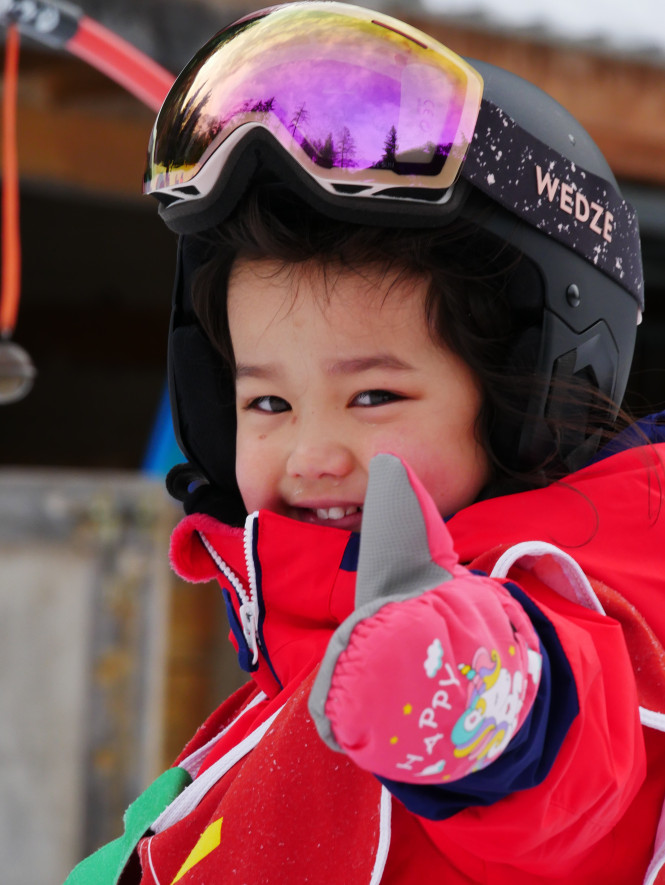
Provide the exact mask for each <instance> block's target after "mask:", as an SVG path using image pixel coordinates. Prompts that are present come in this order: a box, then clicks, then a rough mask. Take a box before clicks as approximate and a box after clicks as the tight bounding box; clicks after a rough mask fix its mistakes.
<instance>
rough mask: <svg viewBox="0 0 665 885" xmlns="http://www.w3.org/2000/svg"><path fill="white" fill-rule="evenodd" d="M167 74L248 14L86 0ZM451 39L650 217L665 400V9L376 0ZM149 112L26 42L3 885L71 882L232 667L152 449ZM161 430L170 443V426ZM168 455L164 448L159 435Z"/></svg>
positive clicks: (647, 369) (648, 392) (161, 242)
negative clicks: (573, 120) (557, 106)
mask: <svg viewBox="0 0 665 885" xmlns="http://www.w3.org/2000/svg"><path fill="white" fill-rule="evenodd" d="M79 5H80V6H81V7H82V8H83V9H84V10H85V11H86V12H87V13H88V14H89V15H91V16H93V17H96V18H98V19H99V20H100V21H101V22H102V23H103V24H105V25H107V26H108V27H110V28H112V29H114V30H115V31H117V32H118V33H120V34H121V35H122V36H124V37H125V38H126V39H127V40H129V41H131V42H133V43H135V45H137V46H138V47H139V48H141V49H143V50H144V51H145V52H147V53H148V54H149V55H151V56H152V57H153V58H155V59H156V60H158V61H159V62H160V63H161V64H162V65H164V66H165V67H167V68H168V69H169V70H171V71H173V72H174V74H175V73H176V72H177V71H178V70H179V69H180V68H181V67H182V65H184V63H185V62H186V61H187V59H188V58H189V57H190V55H191V54H192V52H193V51H194V50H195V49H196V48H197V47H198V46H199V45H200V44H201V43H202V42H203V41H204V40H205V39H206V38H207V37H208V36H210V35H211V34H212V33H213V32H214V31H215V30H217V29H218V28H219V27H221V26H223V25H224V24H226V23H227V22H229V21H231V20H233V19H234V18H237V17H238V16H239V15H241V14H243V13H245V12H247V11H249V10H251V9H253V8H255V7H256V6H257V5H259V4H256V3H247V2H240V0H234V2H225V0H141V2H140V3H137V2H135V0H80V3H79ZM370 5H373V6H374V7H375V8H377V9H382V10H383V11H386V12H389V13H392V14H394V15H397V16H398V17H401V18H403V19H405V20H408V21H410V22H411V23H413V24H415V25H417V26H419V27H421V28H423V30H425V31H428V32H430V33H432V34H433V35H434V36H436V37H438V38H439V39H440V40H441V41H442V42H444V43H446V44H447V45H449V46H450V47H451V48H452V49H454V50H455V51H457V52H458V53H460V54H461V55H466V56H470V57H475V58H480V59H484V60H487V61H490V62H494V63H496V64H499V65H502V66H504V67H506V68H508V69H510V70H512V71H514V72H515V73H518V74H521V75H522V76H524V77H526V78H527V79H530V80H532V81H533V82H535V83H537V84H538V85H539V86H541V87H542V88H544V89H546V90H547V91H548V92H550V93H551V94H552V95H553V96H554V97H555V98H557V99H558V100H559V101H560V102H561V103H562V104H564V105H565V106H566V107H568V108H569V109H570V110H571V111H572V112H573V114H575V115H576V116H577V117H578V118H579V119H580V120H581V122H582V123H583V124H584V125H585V126H586V128H587V129H588V130H589V132H590V133H591V135H592V136H593V137H594V138H595V140H596V141H597V143H598V144H599V146H600V148H601V149H602V151H603V152H604V153H605V155H606V156H607V158H608V160H609V162H610V164H611V165H612V167H613V168H614V170H615V173H616V174H617V176H618V178H619V180H620V183H621V186H622V189H623V191H624V194H625V196H626V197H627V198H628V199H630V200H631V202H632V203H633V204H634V205H635V206H636V208H637V210H638V215H639V218H640V225H641V230H642V234H643V257H644V264H645V273H646V289H647V291H646V299H647V311H646V315H645V323H644V324H643V326H642V327H641V328H640V331H639V334H638V346H637V353H636V358H635V365H634V370H633V373H632V376H631V381H630V385H629V386H630V391H631V392H630V404H631V405H632V406H634V407H635V408H637V409H640V410H642V409H648V408H651V409H652V410H655V409H656V408H658V407H662V406H663V402H664V401H665V348H663V346H662V343H661V342H663V341H665V16H663V13H662V8H661V0H634V2H633V3H631V4H625V3H620V2H619V0H589V2H587V3H584V4H582V3H579V0H558V3H556V4H549V5H543V4H542V3H541V2H539V0H502V2H501V3H497V2H496V0H402V2H398V0H394V2H388V0H375V2H374V3H373V4H370ZM152 120H153V113H152V112H151V111H149V110H148V109H146V108H145V107H143V106H141V105H140V104H139V102H138V101H137V100H136V99H134V98H132V97H131V96H129V95H128V94H127V93H125V92H124V91H123V90H122V89H121V88H120V87H118V86H116V85H115V84H113V83H111V82H110V81H109V80H108V79H107V78H105V77H104V76H102V75H101V74H99V73H97V72H96V71H94V70H93V69H92V68H90V67H89V66H87V65H85V64H84V63H83V62H80V61H77V60H75V59H73V58H70V57H67V56H64V55H62V54H59V53H56V52H53V51H50V50H46V49H45V48H44V47H42V46H39V45H37V44H35V43H31V42H30V41H24V43H23V46H22V54H21V71H20V89H19V160H20V167H21V228H22V247H23V296H22V304H21V310H20V315H19V322H18V326H17V330H16V334H15V340H16V341H17V342H18V343H20V344H21V345H22V346H23V347H25V348H26V349H27V350H28V352H29V353H30V355H31V356H32V359H33V361H34V363H35V365H36V368H37V371H38V376H37V380H36V383H35V386H34V389H33V391H32V392H31V393H30V395H29V396H28V397H27V398H26V399H25V400H23V401H22V402H20V403H16V404H13V405H10V406H4V407H0V409H1V411H0V427H1V431H0V674H1V675H0V854H1V855H2V856H3V858H5V861H4V863H3V882H5V883H7V885H34V883H36V882H38V883H40V885H57V883H58V882H60V881H61V880H62V878H63V877H64V875H65V873H66V871H67V868H68V866H69V865H71V864H72V863H73V862H74V861H75V860H76V859H77V858H78V857H79V856H80V855H81V854H82V853H84V852H87V851H90V850H91V849H92V848H94V847H95V845H96V844H98V843H99V841H101V840H104V839H108V838H111V837H113V836H114V835H116V834H117V831H118V827H119V826H120V820H121V813H122V809H123V807H124V805H125V804H126V802H127V801H129V799H130V798H131V797H132V796H133V795H134V794H135V793H136V792H137V791H138V790H139V789H141V788H142V787H143V786H144V784H145V782H146V780H148V779H149V778H150V777H152V776H153V775H154V774H156V773H157V772H158V771H159V770H160V768H161V767H162V766H163V765H165V764H168V762H169V761H170V758H171V756H172V754H173V753H174V752H175V751H176V750H177V748H178V747H179V746H180V745H181V744H182V742H183V741H184V740H185V739H186V737H187V736H188V733H189V732H190V731H191V729H192V728H194V727H195V726H196V724H197V723H198V721H200V719H201V718H202V717H203V716H204V715H205V714H206V712H208V711H209V710H211V709H212V708H213V707H214V705H215V704H216V703H217V701H218V700H219V699H220V698H221V697H222V696H223V695H225V694H226V693H227V691H228V689H229V688H230V687H232V686H233V685H234V684H235V683H236V681H237V679H238V676H237V674H236V671H235V669H234V668H235V664H234V662H233V659H232V655H230V654H229V652H228V651H227V650H226V646H227V643H225V641H224V640H223V636H224V634H225V630H226V628H225V626H224V621H223V614H222V611H221V600H220V599H219V596H218V594H217V592H216V591H215V589H214V588H201V589H198V588H197V589H194V588H191V587H184V586H183V585H181V584H180V583H179V582H177V581H176V580H175V579H174V578H173V577H172V576H171V575H170V573H169V570H168V565H167V558H166V548H167V543H168V535H169V532H170V529H171V527H172V525H173V524H174V522H175V521H176V519H177V518H178V511H177V509H176V507H175V505H173V504H172V503H171V502H170V501H169V500H168V498H167V496H166V494H165V492H164V491H163V488H162V485H163V482H162V476H161V473H162V472H163V468H164V467H165V466H166V462H167V460H168V458H169V457H177V453H176V454H174V453H172V452H171V451H170V450H169V449H168V446H167V448H166V451H167V455H163V454H162V456H160V458H155V456H154V452H155V445H156V444H157V443H159V439H158V437H160V435H161V436H165V437H168V433H165V431H164V425H163V423H162V422H161V421H160V418H159V416H160V407H161V405H162V404H163V395H164V384H165V360H166V335H167V328H168V318H169V301H170V290H171V281H172V277H173V271H174V258H175V241H174V237H173V235H172V234H170V233H169V232H168V231H167V230H166V229H165V228H164V226H163V225H162V223H161V222H160V221H159V220H158V219H157V216H156V211H155V207H154V206H153V204H152V202H151V201H149V200H147V199H144V198H143V197H142V196H141V195H140V186H141V177H142V172H143V162H144V156H145V150H146V145H147V140H148V134H149V131H150V127H151V124H152ZM162 441H163V440H162ZM163 451H164V449H162V452H163Z"/></svg>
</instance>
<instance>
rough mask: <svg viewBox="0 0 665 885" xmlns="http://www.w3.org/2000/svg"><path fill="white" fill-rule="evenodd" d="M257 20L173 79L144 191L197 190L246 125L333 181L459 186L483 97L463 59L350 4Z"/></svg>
mask: <svg viewBox="0 0 665 885" xmlns="http://www.w3.org/2000/svg"><path fill="white" fill-rule="evenodd" d="M257 16H258V17H255V18H250V19H248V20H244V21H243V22H241V23H240V24H239V25H237V26H232V27H231V28H230V29H228V30H227V31H225V32H222V33H221V34H219V35H218V36H217V38H215V39H214V40H213V41H211V43H209V44H208V46H207V47H204V49H203V50H202V51H201V53H199V55H198V56H197V57H196V58H195V59H194V60H193V62H192V64H191V65H190V66H189V67H188V68H187V69H185V71H184V72H183V74H182V75H181V77H180V78H179V79H178V81H177V82H176V84H175V86H174V88H173V90H172V91H171V93H170V94H169V97H168V98H167V100H166V102H165V105H164V107H163V109H162V111H161V113H160V116H159V118H158V120H157V123H156V125H155V129H154V131H153V138H152V142H151V150H150V157H149V165H148V170H147V174H146V188H145V189H146V191H148V192H153V191H156V190H159V189H160V188H162V187H169V186H173V185H176V184H177V185H182V184H184V183H186V182H188V181H190V180H191V179H192V178H193V177H194V176H195V175H197V173H198V172H199V171H200V170H201V168H202V167H203V166H204V165H205V163H206V162H207V160H208V159H209V157H210V156H211V155H212V154H213V153H214V152H215V151H216V150H217V148H218V147H219V146H220V145H221V144H223V143H224V142H225V141H226V139H227V138H228V137H229V135H231V133H233V132H235V131H236V130H238V129H239V128H240V127H242V126H245V125H247V124H255V125H257V124H258V125H260V126H263V127H265V128H266V129H268V130H269V131H271V132H272V133H273V135H274V136H275V138H276V139H277V140H278V141H279V143H280V144H281V145H282V146H283V147H284V148H285V149H286V150H287V151H289V152H290V153H291V154H292V155H293V156H294V157H296V158H297V159H298V160H299V162H300V163H301V165H302V166H303V167H304V168H306V169H307V171H309V172H310V173H311V174H313V175H314V176H315V177H318V178H321V179H324V180H325V179H327V180H332V181H335V182H348V183H354V182H355V183H362V184H372V183H377V182H379V183H380V182H384V183H389V182H391V183H392V184H393V185H395V184H405V183H408V182H405V181H404V179H405V178H409V177H410V176H417V177H420V176H425V177H426V178H428V177H429V179H430V180H432V179H436V182H434V181H432V186H436V187H446V186H449V185H450V184H452V183H453V181H454V180H455V177H456V175H457V173H458V171H459V167H460V165H461V162H462V160H463V158H464V154H465V152H466V148H467V146H468V143H469V140H470V138H471V136H472V134H473V128H474V125H475V121H476V117H477V113H478V108H479V105H480V97H481V93H482V81H481V79H480V76H479V75H478V74H477V73H476V72H475V71H474V70H473V69H472V68H471V67H470V66H469V65H467V64H466V63H465V62H464V61H463V60H462V59H460V58H458V57H457V56H455V55H454V54H453V53H451V52H449V51H448V50H447V49H445V47H443V46H441V45H440V44H437V43H435V42H433V41H431V40H430V39H429V38H427V37H425V35H423V34H420V32H418V31H414V30H413V29H410V28H408V27H407V26H406V25H403V24H402V23H400V22H397V21H396V20H394V19H389V18H387V17H385V16H382V17H378V16H375V15H374V14H372V13H369V12H368V11H365V10H360V9H357V8H354V7H350V6H345V5H343V4H337V3H326V4H321V3H307V4H292V5H290V6H286V7H278V8H276V9H274V10H273V11H272V12H269V13H268V14H264V15H262V14H261V13H258V14H257ZM425 41H427V42H425ZM396 177H399V178H401V179H402V180H401V181H396ZM419 186H422V182H420V183H419Z"/></svg>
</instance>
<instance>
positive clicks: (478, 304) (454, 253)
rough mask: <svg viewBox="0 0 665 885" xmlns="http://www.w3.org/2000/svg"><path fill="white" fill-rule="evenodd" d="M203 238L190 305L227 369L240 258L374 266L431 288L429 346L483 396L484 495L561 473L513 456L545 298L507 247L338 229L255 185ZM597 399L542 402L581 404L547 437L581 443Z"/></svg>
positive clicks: (608, 423)
mask: <svg viewBox="0 0 665 885" xmlns="http://www.w3.org/2000/svg"><path fill="white" fill-rule="evenodd" d="M484 211H491V210H489V209H485V210H484ZM206 237H207V239H208V242H207V248H208V250H209V254H211V255H212V257H211V258H210V260H208V261H207V262H206V263H205V264H204V265H203V266H202V267H201V269H200V270H199V272H198V273H197V275H196V278H195V281H194V284H193V290H192V299H193V304H194V309H195V311H196V314H197V317H198V319H199V322H200V323H201V325H202V327H203V329H204V331H205V332H206V334H207V335H208V337H209V338H210V340H211V341H212V342H213V344H214V345H215V347H216V348H217V350H218V351H219V353H220V354H221V355H222V357H223V359H224V360H225V361H226V362H227V363H228V365H229V366H230V367H232V368H233V366H234V356H233V348H232V345H231V340H230V335H229V329H228V323H227V311H226V290H227V283H228V279H229V274H230V272H231V268H232V265H233V262H234V260H235V259H236V258H237V257H245V258H272V259H276V260H278V261H280V262H283V264H284V265H290V264H304V263H306V262H315V263H316V264H317V265H319V266H321V267H322V268H323V270H324V272H326V273H327V272H329V271H337V270H339V269H346V270H352V271H356V272H359V273H363V272H364V271H366V270H367V269H368V267H375V268H379V269H380V270H381V271H382V272H383V273H385V274H386V277H387V278H390V279H391V280H392V279H395V278H405V277H406V278H408V277H410V276H419V277H422V276H424V277H426V278H427V279H429V288H428V295H427V298H426V303H425V317H426V320H427V322H428V325H429V328H430V330H431V334H432V336H433V338H434V340H435V341H439V342H441V343H443V344H445V345H446V346H447V347H449V348H450V349H451V350H452V351H453V352H454V353H456V354H457V355H458V356H460V357H461V358H462V359H463V360H464V361H465V362H466V363H467V365H468V366H469V367H470V368H471V370H472V371H473V373H474V374H475V376H476V378H477V380H478V382H479V385H480V388H481V391H482V405H481V409H480V412H479V415H478V419H477V423H476V434H477V438H478V440H479V442H480V444H481V445H482V446H483V448H484V449H485V451H486V452H487V454H488V457H489V459H490V463H491V464H492V467H493V478H492V480H491V482H490V485H489V486H488V488H487V489H486V490H485V492H484V495H483V496H495V495H497V494H505V493H507V492H511V491H515V490H519V489H526V488H532V487H536V486H541V485H544V484H547V483H549V482H551V481H553V480H554V479H558V478H560V477H562V476H564V475H566V474H567V473H569V472H570V469H571V465H570V463H569V462H567V463H564V460H563V459H562V458H561V457H560V454H559V447H558V446H557V447H555V449H554V450H551V451H549V452H548V454H547V455H546V457H544V458H541V459H540V460H539V461H538V462H536V463H533V462H531V463H525V458H524V457H523V456H520V455H519V454H517V452H518V441H519V438H520V430H521V428H522V426H523V425H524V422H525V421H526V420H529V419H528V418H527V417H526V416H527V414H528V412H527V404H528V401H529V398H530V396H531V394H532V393H533V392H534V391H535V390H536V389H537V386H538V385H539V384H541V383H542V381H541V380H540V379H538V378H537V377H536V376H535V374H534V365H535V362H536V357H537V350H538V347H539V344H540V325H541V322H542V309H543V308H542V305H543V295H542V282H541V279H540V275H539V273H538V271H537V270H536V268H535V267H534V265H533V264H532V263H531V262H529V261H528V259H526V258H525V257H523V256H521V255H520V254H518V253H517V252H516V251H515V250H514V249H512V248H511V247H510V246H508V245H506V243H505V242H502V241H499V240H498V239H495V238H493V237H492V236H491V235H490V234H488V233H486V232H484V231H482V232H481V231H480V230H479V228H478V227H477V226H476V225H474V224H473V223H472V222H468V221H457V222H455V223H454V224H453V225H449V226H448V227H446V228H444V229H438V228H435V229H402V228H395V227H369V226H363V225H353V224H349V223H346V222H344V223H342V222H339V221H336V220H334V219H331V218H329V217H327V216H323V215H321V214H320V213H316V212H314V211H313V210H312V209H310V208H309V207H308V206H307V205H306V204H305V203H303V202H302V201H301V200H299V199H298V198H297V197H296V196H295V195H293V194H292V193H291V192H290V191H287V190H286V189H285V188H284V187H283V186H281V185H277V184H275V185H271V184H268V185H266V184H263V185H262V186H255V187H254V188H253V189H252V190H251V191H250V192H249V193H248V194H247V195H246V197H245V198H244V199H243V200H242V201H241V203H240V205H239V207H238V208H237V209H236V211H235V213H234V215H233V216H231V218H229V219H228V220H226V221H225V222H224V223H223V224H222V225H220V226H219V228H216V229H214V230H213V231H211V232H208V233H207V234H206ZM513 293H519V299H517V298H516V297H514V295H513ZM594 392H596V391H595V385H593V384H592V383H591V382H589V383H588V384H585V383H584V382H581V381H579V380H577V381H575V382H570V383H568V382H567V383H566V384H565V385H559V386H558V388H557V389H556V390H555V392H551V393H550V402H552V401H556V400H557V399H558V398H560V400H561V402H563V401H564V400H565V401H566V402H570V397H579V399H580V404H581V405H582V404H583V406H584V407H583V408H581V409H580V410H572V411H571V410H570V409H566V410H562V411H564V412H565V414H566V416H567V417H566V419H563V420H561V421H560V422H559V425H558V426H556V427H554V428H552V421H551V420H550V419H548V428H549V431H550V432H551V431H552V430H553V429H554V431H555V437H556V438H557V439H562V440H563V439H564V438H565V437H566V435H567V434H571V433H572V434H574V435H576V436H577V437H579V438H581V439H583V438H584V437H585V435H586V432H587V423H586V420H584V427H580V426H571V419H570V414H575V413H579V414H580V415H584V416H586V414H587V409H588V407H589V398H590V396H593V395H594ZM596 394H597V392H596ZM593 411H594V426H596V427H601V428H603V433H605V432H607V435H611V430H610V428H611V427H612V425H613V420H612V417H611V416H612V415H613V414H614V413H615V412H616V407H613V406H612V404H610V403H602V402H596V403H595V404H594V409H593ZM553 413H554V414H555V413H556V409H553ZM530 420H533V421H535V422H536V423H537V419H530ZM542 420H543V419H540V421H541V422H542ZM578 425H579V422H578ZM574 466H580V465H574Z"/></svg>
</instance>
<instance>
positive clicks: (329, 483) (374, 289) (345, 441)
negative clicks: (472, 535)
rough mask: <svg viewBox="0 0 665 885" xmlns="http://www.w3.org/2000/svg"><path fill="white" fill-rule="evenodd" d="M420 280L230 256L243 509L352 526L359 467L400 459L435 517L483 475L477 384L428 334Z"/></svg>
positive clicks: (360, 492)
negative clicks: (381, 458) (378, 457)
mask: <svg viewBox="0 0 665 885" xmlns="http://www.w3.org/2000/svg"><path fill="white" fill-rule="evenodd" d="M426 291H427V282H426V281H425V280H424V279H415V280H414V279H413V278H411V279H402V280H399V281H395V277H394V276H390V275H389V276H383V275H381V274H379V273H378V272H377V271H374V270H372V269H369V270H368V271H367V272H365V273H363V275H362V276H361V275H359V274H358V273H354V272H352V271H347V270H342V271H340V272H339V273H337V272H331V273H329V274H328V277H327V279H324V276H323V273H322V271H321V269H320V267H318V266H317V265H306V266H302V265H297V266H293V267H291V268H286V269H284V268H281V265H280V264H279V263H277V262H274V261H272V260H269V259H266V260H245V259H240V260H238V261H236V263H235V265H234V267H233V271H232V274H231V277H230V280H229V286H228V316H229V327H230V332H231V341H232V344H233V351H234V355H235V359H236V366H237V379H236V402H237V413H238V437H237V456H236V473H237V478H238V485H239V487H240V492H241V494H242V497H243V500H244V502H245V505H246V507H247V510H248V511H249V512H250V513H251V512H253V511H254V510H259V509H264V508H265V509H269V510H272V511H274V512H276V513H280V514H282V515H284V516H289V517H292V518H294V519H298V520H302V521H304V522H311V523H317V524H320V525H328V526H337V527H339V528H344V529H351V530H358V529H359V528H360V521H361V508H362V505H363V501H364V498H365V491H366V488H367V477H368V465H369V462H370V459H371V458H372V456H373V455H375V454H377V453H378V452H390V453H393V454H396V455H400V456H401V457H403V458H404V459H405V460H406V461H407V462H408V463H409V464H410V465H411V467H412V468H413V469H414V470H415V471H416V474H417V475H418V476H419V478H420V479H421V481H422V482H423V483H424V485H425V487H426V488H427V490H428V491H429V493H430V494H431V495H432V497H433V498H434V501H435V502H436V504H437V506H438V508H439V511H440V512H441V513H442V514H444V515H445V514H449V513H452V512H454V511H456V510H458V509H460V508H461V507H464V506H465V505H467V504H469V503H471V502H472V501H473V500H474V498H475V497H476V495H477V494H478V492H479V491H480V489H481V488H482V486H483V485H484V484H485V482H486V481H487V479H488V474H489V467H488V459H487V456H486V454H485V452H484V451H483V449H482V448H481V447H480V446H479V444H478V442H477V441H476V438H475V434H474V422H475V420H476V416H477V415H478V410H479V407H480V401H481V397H480V391H479V389H478V386H477V384H476V381H475V378H474V376H473V375H472V373H471V370H470V369H469V368H468V366H467V365H466V363H464V362H462V360H461V359H460V358H459V357H458V356H456V355H455V354H453V353H452V352H450V351H449V350H447V349H446V348H444V347H443V346H442V345H440V344H435V343H434V341H433V340H432V338H431V337H430V333H429V330H428V327H427V323H426V320H425V314H424V298H425V294H426Z"/></svg>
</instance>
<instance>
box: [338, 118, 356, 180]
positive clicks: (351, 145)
mask: <svg viewBox="0 0 665 885" xmlns="http://www.w3.org/2000/svg"><path fill="white" fill-rule="evenodd" d="M355 153H356V141H355V139H354V137H353V136H352V135H351V130H350V129H349V127H348V126H344V128H343V129H342V131H341V132H340V135H339V142H338V147H337V159H338V161H339V162H338V164H337V165H338V166H339V167H340V169H344V168H345V167H346V166H353V165H355V164H354V161H353V158H354V156H355Z"/></svg>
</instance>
